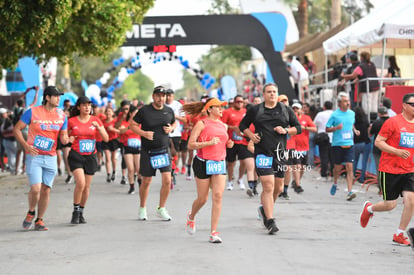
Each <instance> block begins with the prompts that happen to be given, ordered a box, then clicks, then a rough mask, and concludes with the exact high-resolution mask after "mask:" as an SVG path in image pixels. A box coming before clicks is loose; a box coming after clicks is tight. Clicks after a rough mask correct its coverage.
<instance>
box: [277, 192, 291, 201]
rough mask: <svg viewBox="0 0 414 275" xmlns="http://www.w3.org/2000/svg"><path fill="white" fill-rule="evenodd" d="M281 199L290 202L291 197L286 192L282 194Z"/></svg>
mask: <svg viewBox="0 0 414 275" xmlns="http://www.w3.org/2000/svg"><path fill="white" fill-rule="evenodd" d="M279 198H282V199H285V200H287V201H288V200H290V197H289V195H288V194H287V193H286V192H282V193H280V195H279Z"/></svg>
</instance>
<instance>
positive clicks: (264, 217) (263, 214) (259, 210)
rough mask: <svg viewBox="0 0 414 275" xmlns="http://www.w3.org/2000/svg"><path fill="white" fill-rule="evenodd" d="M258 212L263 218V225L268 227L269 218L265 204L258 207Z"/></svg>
mask: <svg viewBox="0 0 414 275" xmlns="http://www.w3.org/2000/svg"><path fill="white" fill-rule="evenodd" d="M257 214H259V217H260V218H261V219H262V220H263V225H264V226H265V227H266V222H267V218H266V214H265V211H264V208H263V205H259V207H258V208H257Z"/></svg>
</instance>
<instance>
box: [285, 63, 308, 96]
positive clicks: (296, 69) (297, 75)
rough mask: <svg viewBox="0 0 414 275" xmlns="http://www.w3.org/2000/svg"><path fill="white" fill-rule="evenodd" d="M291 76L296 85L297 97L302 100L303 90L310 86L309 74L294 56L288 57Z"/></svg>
mask: <svg viewBox="0 0 414 275" xmlns="http://www.w3.org/2000/svg"><path fill="white" fill-rule="evenodd" d="M288 61H289V66H290V74H291V75H292V77H293V80H294V83H295V92H296V97H297V98H300V95H301V93H302V91H303V90H306V89H307V87H308V85H309V74H308V72H307V71H306V70H305V68H304V67H303V66H302V64H300V62H299V61H298V60H297V59H295V58H294V57H293V56H292V55H289V56H288Z"/></svg>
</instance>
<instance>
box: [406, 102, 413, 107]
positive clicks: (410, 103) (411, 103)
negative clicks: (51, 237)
mask: <svg viewBox="0 0 414 275" xmlns="http://www.w3.org/2000/svg"><path fill="white" fill-rule="evenodd" d="M404 103H405V104H408V105H410V106H411V107H414V102H404Z"/></svg>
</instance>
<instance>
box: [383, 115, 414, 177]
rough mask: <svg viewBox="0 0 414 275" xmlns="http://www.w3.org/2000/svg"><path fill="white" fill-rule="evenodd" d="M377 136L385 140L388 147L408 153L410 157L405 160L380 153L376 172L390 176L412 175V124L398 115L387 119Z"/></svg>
mask: <svg viewBox="0 0 414 275" xmlns="http://www.w3.org/2000/svg"><path fill="white" fill-rule="evenodd" d="M378 135H380V136H382V137H385V138H387V140H386V141H385V142H386V143H387V144H388V145H390V146H392V147H395V148H398V149H404V150H407V151H409V152H410V156H409V157H408V158H407V159H403V158H401V157H399V156H396V155H394V154H391V153H386V152H382V153H381V158H380V162H379V167H378V170H379V171H381V172H386V173H390V174H406V173H413V172H414V162H413V157H414V123H409V122H408V121H407V120H405V118H404V117H403V116H402V114H399V115H396V116H394V117H391V118H389V119H387V120H386V121H385V123H384V124H383V125H382V127H381V130H380V132H379V134H378Z"/></svg>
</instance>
